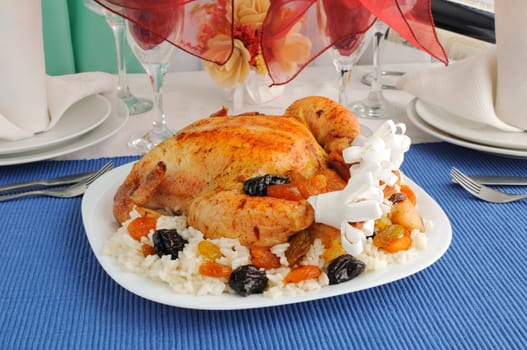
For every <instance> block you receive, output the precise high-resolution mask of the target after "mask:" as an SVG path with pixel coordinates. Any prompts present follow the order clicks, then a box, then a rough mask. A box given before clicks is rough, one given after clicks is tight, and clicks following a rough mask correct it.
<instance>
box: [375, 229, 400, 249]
mask: <svg viewBox="0 0 527 350" xmlns="http://www.w3.org/2000/svg"><path fill="white" fill-rule="evenodd" d="M403 235H404V227H403V226H401V225H397V224H391V225H388V226H386V227H384V228H383V229H382V230H380V231H378V232H375V236H374V237H373V245H374V246H376V247H377V248H382V247H384V246H386V245H388V244H390V243H391V242H393V241H394V240H396V239H398V238H400V237H402V236H403Z"/></svg>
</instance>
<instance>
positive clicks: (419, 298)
mask: <svg viewBox="0 0 527 350" xmlns="http://www.w3.org/2000/svg"><path fill="white" fill-rule="evenodd" d="M135 159H136V158H135V157H122V158H112V160H113V161H114V162H115V164H116V165H120V164H124V163H126V162H130V161H132V160H135ZM107 160H108V159H94V160H81V161H44V162H38V163H35V164H29V165H19V166H9V167H2V168H0V184H3V183H11V182H15V181H23V180H29V179H31V178H35V177H53V176H57V175H61V174H68V173H74V172H78V171H86V170H91V169H95V168H97V167H99V166H102V165H103V164H104V163H105V162H106V161H107ZM451 166H456V167H458V168H460V169H462V170H464V171H467V172H469V173H473V174H474V173H489V172H497V173H501V174H509V175H513V174H514V175H527V160H518V159H509V158H503V157H496V156H492V155H488V154H484V153H480V152H476V151H471V150H467V149H464V148H461V147H457V146H453V145H449V144H445V143H434V144H420V145H415V146H412V149H411V150H410V151H409V152H408V154H407V157H406V159H405V163H404V165H403V171H404V172H405V173H406V175H408V176H409V177H410V178H412V179H413V180H414V181H415V182H416V183H418V184H419V185H420V186H421V187H422V188H423V189H425V190H426V191H427V192H428V193H429V194H430V195H431V196H432V197H433V198H434V199H435V200H436V201H437V202H438V203H439V204H440V205H441V206H442V207H443V209H444V210H445V212H446V213H447V215H448V216H449V218H450V220H451V223H452V227H453V240H452V244H451V246H450V248H449V250H448V251H447V252H446V254H445V255H444V256H443V257H442V258H441V259H440V260H439V261H438V262H436V263H435V264H434V265H432V266H430V267H429V268H427V269H425V270H424V271H421V272H419V273H417V274H415V275H412V276H410V277H408V278H405V279H403V280H400V281H397V282H393V283H390V284H388V285H383V286H380V287H377V288H373V289H369V290H365V291H361V292H357V293H352V294H348V295H343V296H338V297H333V298H328V299H323V300H318V301H312V302H306V303H300V304H294V305H287V306H279V307H271V308H263V309H254V310H238V311H200V310H188V309H182V308H176V307H170V306H166V305H161V304H157V303H154V302H151V301H148V300H145V299H142V298H140V297H138V296H135V295H133V294H131V293H129V292H128V291H126V290H124V289H123V288H121V287H120V286H119V285H117V284H116V283H115V282H113V280H112V279H111V278H110V277H109V276H108V275H107V274H106V273H105V272H104V271H103V269H102V268H101V267H100V266H99V264H98V263H97V261H96V259H95V257H94V255H93V253H92V252H91V249H90V247H89V244H88V241H87V239H86V236H85V233H84V229H83V225H82V220H81V212H80V205H81V199H80V198H74V199H57V198H44V197H42V198H33V199H26V200H18V201H12V202H6V203H0V217H1V219H2V220H1V224H0V225H1V229H0V232H1V234H2V240H0V264H1V268H0V281H1V282H0V309H1V312H0V348H1V349H107V348H112V349H144V348H156V349H161V348H163V349H189V348H205V349H209V348H218V349H234V348H236V349H293V348H310V349H330V348H331V349H352V348H354V349H365V348H371V349H378V348H385V349H398V348H401V349H417V348H420V349H469V348H472V349H490V348H492V349H495V348H499V349H506V348H510V349H519V348H527V336H526V334H525V329H526V328H525V324H526V323H527V316H526V313H525V310H526V309H527V302H526V298H525V292H526V287H527V282H526V281H527V276H526V275H527V273H526V272H527V268H526V267H525V263H524V260H525V256H526V254H525V252H526V250H527V244H526V241H527V240H526V239H525V237H526V234H527V232H526V231H527V229H526V225H525V219H524V216H523V215H524V214H525V212H526V209H527V202H516V203H509V204H502V205H498V204H490V203H485V202H481V201H479V200H477V199H474V198H473V197H471V196H470V195H468V194H467V193H466V192H464V191H463V190H461V189H460V188H459V187H458V186H455V185H453V184H451V183H450V178H449V175H448V171H449V169H450V167H451Z"/></svg>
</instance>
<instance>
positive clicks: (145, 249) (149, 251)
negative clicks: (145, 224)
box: [141, 244, 156, 257]
mask: <svg viewBox="0 0 527 350" xmlns="http://www.w3.org/2000/svg"><path fill="white" fill-rule="evenodd" d="M141 252H142V253H143V256H145V257H146V256H149V255H156V250H155V248H154V247H152V246H151V245H150V244H143V245H142V246H141Z"/></svg>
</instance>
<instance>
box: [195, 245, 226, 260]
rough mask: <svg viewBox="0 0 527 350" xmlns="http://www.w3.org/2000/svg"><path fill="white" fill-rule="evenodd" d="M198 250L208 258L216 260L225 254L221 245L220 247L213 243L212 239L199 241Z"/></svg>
mask: <svg viewBox="0 0 527 350" xmlns="http://www.w3.org/2000/svg"><path fill="white" fill-rule="evenodd" d="M198 252H199V254H200V255H201V256H202V257H204V258H206V259H210V260H212V261H215V260H216V259H219V258H221V257H222V256H223V254H222V253H221V250H220V247H218V246H217V245H216V244H214V243H212V242H211V241H201V242H199V243H198Z"/></svg>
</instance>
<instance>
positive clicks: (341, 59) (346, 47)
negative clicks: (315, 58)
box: [329, 31, 371, 136]
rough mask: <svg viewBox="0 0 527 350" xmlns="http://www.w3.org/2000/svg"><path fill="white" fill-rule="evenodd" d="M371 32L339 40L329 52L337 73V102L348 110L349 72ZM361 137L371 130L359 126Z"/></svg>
mask: <svg viewBox="0 0 527 350" xmlns="http://www.w3.org/2000/svg"><path fill="white" fill-rule="evenodd" d="M370 33H371V32H370V31H367V32H366V33H361V34H357V35H354V36H352V37H351V38H347V39H345V40H341V41H339V42H337V43H335V44H334V45H333V47H331V48H330V50H329V52H330V54H331V57H332V58H333V65H334V66H335V68H336V70H337V73H338V79H339V82H338V102H339V103H340V104H341V105H343V106H346V107H348V108H349V105H350V96H349V82H350V78H351V72H352V69H353V67H354V66H355V64H356V63H357V61H358V60H359V59H360V57H361V56H362V54H363V53H364V51H365V50H366V48H367V45H366V43H367V41H368V40H367V39H368V38H370V37H371V34H370ZM360 128H361V133H362V134H363V135H366V136H367V135H371V129H370V128H368V127H367V126H365V125H363V124H360Z"/></svg>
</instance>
